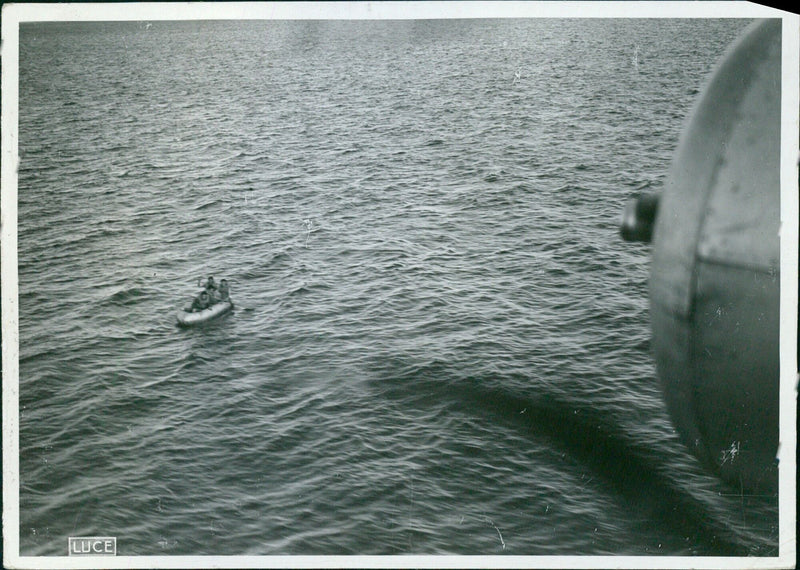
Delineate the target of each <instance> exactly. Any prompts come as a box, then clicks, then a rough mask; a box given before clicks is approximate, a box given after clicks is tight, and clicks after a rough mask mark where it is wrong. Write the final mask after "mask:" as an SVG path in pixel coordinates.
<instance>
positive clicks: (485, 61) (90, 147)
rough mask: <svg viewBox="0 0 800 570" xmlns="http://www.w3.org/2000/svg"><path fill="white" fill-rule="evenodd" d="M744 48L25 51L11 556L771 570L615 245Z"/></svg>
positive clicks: (633, 263)
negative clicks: (687, 422) (694, 111)
mask: <svg viewBox="0 0 800 570" xmlns="http://www.w3.org/2000/svg"><path fill="white" fill-rule="evenodd" d="M747 24H748V22H747V21H743V20H691V19H680V20H678V19H675V20H655V19H654V20H636V19H625V20H603V19H592V20H590V19H586V20H582V19H575V20H567V19H542V20H513V19H512V20H451V21H445V20H426V21H421V20H418V21H247V22H236V21H214V22H152V23H144V22H141V23H139V22H130V23H71V24H47V23H41V24H23V25H22V26H21V30H20V119H19V121H20V124H19V128H20V144H19V148H20V159H21V162H20V170H19V309H20V323H19V327H20V341H19V348H20V381H19V384H20V386H19V388H20V450H21V452H20V478H21V488H20V528H19V531H20V544H21V547H20V554H22V555H40V556H50V555H65V554H66V544H67V537H68V536H98V535H99V536H116V537H117V538H118V547H117V548H118V554H120V555H187V554H224V555H276V554H304V555H312V554H517V555H544V554H550V555H563V554H594V555H605V554H614V555H657V554H668V555H755V556H766V555H777V546H778V545H777V536H778V523H777V500H776V499H775V497H761V496H752V495H747V494H745V493H743V492H742V490H741V489H738V488H731V487H730V486H727V485H726V484H724V483H722V482H720V481H719V480H717V479H716V478H714V477H713V476H710V475H708V474H707V473H706V472H704V471H703V470H702V469H701V468H700V467H699V466H698V464H697V462H696V460H695V459H694V458H693V457H692V456H690V455H689V454H688V453H687V452H686V450H685V449H684V448H683V447H682V445H681V444H680V443H679V441H678V438H677V436H676V434H675V432H674V430H673V428H672V425H671V423H670V421H669V418H668V416H667V414H666V410H665V405H664V402H663V400H662V398H661V395H660V392H659V388H658V383H657V380H656V376H655V369H654V364H653V359H652V355H651V352H650V342H649V337H650V331H649V323H648V307H647V275H648V269H649V260H650V257H649V255H650V252H649V249H648V248H647V247H646V246H644V245H639V244H628V243H624V242H622V241H621V239H620V238H619V237H618V222H619V218H620V214H621V212H622V208H623V205H624V203H625V201H626V199H627V197H628V196H629V195H630V194H631V193H632V192H633V191H634V190H635V189H637V188H641V187H650V188H653V189H657V188H659V187H660V185H661V184H662V182H663V180H664V177H665V175H666V172H667V169H668V166H669V162H670V160H671V157H672V152H673V150H674V147H675V145H676V143H677V140H678V136H679V134H680V131H681V128H682V125H683V122H684V117H685V116H686V114H687V112H688V110H689V109H690V107H691V104H692V103H693V101H694V99H695V97H696V96H697V94H698V92H699V90H700V88H701V87H702V84H703V82H704V80H705V78H706V77H707V76H708V73H709V72H710V71H711V69H712V67H713V65H714V63H715V62H716V61H717V59H718V58H719V57H720V56H721V55H722V53H723V52H724V50H725V48H726V47H727V46H728V44H729V43H730V42H731V41H732V40H733V39H735V38H736V37H737V35H738V34H739V33H740V32H741V31H742V30H743V29H744V28H745V27H746V25H747ZM208 275H214V276H215V277H216V278H217V279H220V278H222V277H225V278H227V279H228V280H229V281H230V283H231V296H232V298H233V300H234V302H235V303H236V309H235V310H234V312H233V313H231V314H229V315H227V316H225V317H223V318H221V319H220V320H218V321H215V322H212V323H210V324H208V325H207V326H204V327H199V328H193V329H186V330H184V329H179V328H177V327H176V326H175V324H176V321H175V319H176V312H177V310H178V309H179V308H181V307H182V306H184V305H186V304H187V302H188V301H190V300H191V298H192V296H193V295H195V294H196V292H197V291H198V280H199V279H201V278H203V277H205V276H208Z"/></svg>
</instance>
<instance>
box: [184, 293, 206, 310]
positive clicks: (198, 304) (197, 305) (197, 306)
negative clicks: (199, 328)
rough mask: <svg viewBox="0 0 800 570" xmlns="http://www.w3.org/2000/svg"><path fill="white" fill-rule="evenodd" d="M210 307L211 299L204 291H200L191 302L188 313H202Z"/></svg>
mask: <svg viewBox="0 0 800 570" xmlns="http://www.w3.org/2000/svg"><path fill="white" fill-rule="evenodd" d="M210 306H211V297H210V296H209V294H208V293H207V292H206V291H201V292H200V294H199V295H198V296H197V297H196V298H195V300H194V301H193V302H192V306H191V307H189V311H188V312H189V313H197V312H199V311H203V310H205V309H207V308H209V307H210Z"/></svg>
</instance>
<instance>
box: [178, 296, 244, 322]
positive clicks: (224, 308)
mask: <svg viewBox="0 0 800 570" xmlns="http://www.w3.org/2000/svg"><path fill="white" fill-rule="evenodd" d="M232 310H233V302H231V301H230V300H228V301H220V302H219V303H214V304H213V305H211V306H210V307H209V308H207V309H203V310H202V311H197V312H194V313H191V312H189V311H186V310H183V311H178V326H182V327H193V326H196V325H202V324H203V323H207V322H209V321H213V320H214V319H216V318H218V317H221V316H222V315H224V314H226V313H229V312H230V311H232Z"/></svg>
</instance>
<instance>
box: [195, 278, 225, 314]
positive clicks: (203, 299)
mask: <svg viewBox="0 0 800 570" xmlns="http://www.w3.org/2000/svg"><path fill="white" fill-rule="evenodd" d="M203 287H204V288H203V290H202V291H200V293H199V294H198V295H197V297H195V299H194V301H193V302H192V304H191V306H190V307H187V308H186V309H184V310H185V311H186V312H187V313H198V312H200V311H204V310H206V309H208V308H209V307H211V306H213V305H216V304H217V303H223V302H229V303H230V302H231V295H230V287H229V286H228V280H227V279H222V280H220V282H219V285H217V284H216V282H215V281H214V277H213V276H209V278H208V279H207V280H206V282H205V285H204V286H203ZM231 304H232V303H231Z"/></svg>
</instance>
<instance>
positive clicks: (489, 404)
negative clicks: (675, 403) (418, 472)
mask: <svg viewBox="0 0 800 570" xmlns="http://www.w3.org/2000/svg"><path fill="white" fill-rule="evenodd" d="M422 372H423V371H420V370H416V371H415V372H414V373H413V375H414V376H415V378H414V380H413V382H407V381H406V382H402V383H400V384H397V385H396V386H394V385H393V382H392V381H390V382H389V383H388V385H387V384H386V383H384V384H383V388H384V392H383V395H384V397H388V398H401V399H404V400H405V399H407V398H408V397H409V390H410V389H413V391H414V395H413V396H412V400H413V401H414V405H420V406H425V405H426V402H434V401H438V402H441V401H454V403H457V404H458V408H460V409H468V410H472V413H474V414H482V415H488V416H491V417H492V419H493V420H494V421H496V422H499V423H501V424H502V425H504V426H506V427H508V428H510V429H516V430H519V431H522V432H523V433H524V434H525V435H526V437H531V438H534V437H535V438H536V439H537V440H542V439H543V440H545V441H548V442H549V443H550V444H551V445H553V447H555V448H556V449H560V450H564V451H566V452H568V453H569V454H570V455H571V456H572V457H573V458H574V459H576V460H577V461H579V462H580V463H581V464H583V465H585V466H587V467H588V468H590V469H591V470H592V471H593V472H594V474H595V475H596V476H597V477H599V478H602V479H603V480H605V481H606V482H607V484H608V486H609V488H611V489H613V490H614V491H615V492H616V493H618V494H619V497H620V498H621V499H622V500H624V501H626V502H627V503H629V504H630V505H632V506H634V508H636V509H637V510H639V511H642V512H645V513H647V516H648V518H649V519H651V520H652V521H653V522H654V524H656V525H658V528H660V529H663V530H664V531H665V532H669V533H670V534H671V535H672V536H679V537H682V539H683V540H684V541H686V543H687V546H688V545H689V544H691V545H693V551H694V553H695V554H697V555H709V556H776V555H777V553H778V547H777V543H776V542H770V541H768V540H767V539H765V538H764V537H763V536H761V535H760V536H757V537H756V536H752V535H744V534H742V532H741V531H740V530H738V529H736V528H734V527H732V526H731V525H729V524H727V522H726V521H724V520H722V519H723V518H724V515H722V514H721V513H718V512H716V510H715V509H714V508H713V507H711V506H710V505H709V504H707V503H706V502H704V501H702V500H701V499H699V498H698V497H696V496H693V495H692V494H691V493H690V492H689V491H688V490H687V489H686V488H684V487H682V486H681V482H680V477H681V474H680V473H670V471H671V470H673V468H671V467H670V465H669V464H668V462H667V461H666V460H665V459H663V458H661V457H660V456H659V455H658V451H657V449H655V446H653V447H649V446H647V445H644V444H642V443H639V442H637V441H634V440H633V438H632V437H631V436H630V435H628V434H627V433H626V432H625V430H624V428H623V427H622V426H621V425H619V424H618V423H617V422H616V421H614V419H613V418H611V417H609V415H608V414H607V413H604V412H603V411H602V410H597V409H595V408H594V407H592V406H591V405H590V404H589V403H586V402H578V401H567V400H565V399H564V398H563V397H562V396H558V395H553V394H551V393H542V394H539V395H538V396H537V397H525V396H519V395H515V394H512V393H510V392H509V391H505V390H503V389H502V388H496V387H492V386H491V385H490V382H486V381H484V380H485V379H481V378H468V379H463V380H461V379H460V380H459V381H458V383H457V384H455V383H452V382H447V381H443V382H439V381H436V380H432V379H430V377H431V376H441V375H437V374H435V373H434V374H428V373H427V372H428V371H426V373H425V374H424V376H423V377H422V378H420V377H419V376H420V375H422ZM406 380H409V379H408V378H406ZM523 381H524V380H523ZM513 383H514V384H515V385H520V379H519V378H515V379H514V381H513ZM412 385H413V388H409V387H410V386H412ZM528 385H531V383H528ZM386 388H388V390H386ZM427 405H429V404H427ZM522 410H524V412H525V413H521V411H522ZM731 494H738V489H737V490H736V492H734V491H733V490H731ZM766 500H767V501H768V502H770V503H771V504H770V505H768V506H767V508H768V509H769V510H770V512H774V513H777V496H774V497H769V498H767V499H766ZM762 503H763V501H762ZM772 503H774V504H772ZM760 506H761V508H762V509H763V508H764V505H760ZM772 507H774V510H773V509H772ZM775 519H776V522H775V526H774V528H775V529H776V528H777V516H775Z"/></svg>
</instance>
